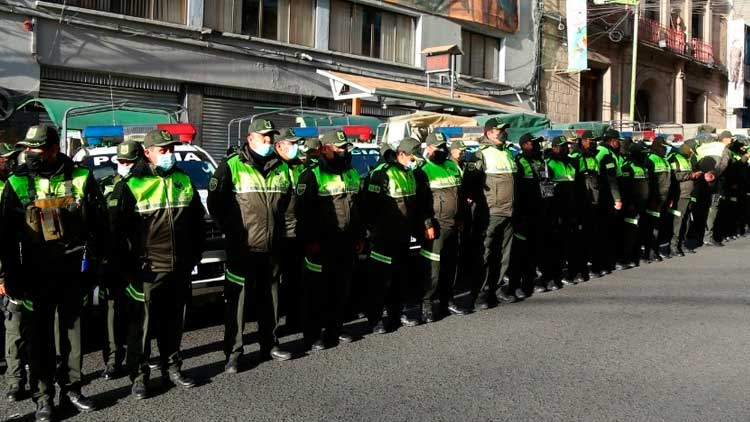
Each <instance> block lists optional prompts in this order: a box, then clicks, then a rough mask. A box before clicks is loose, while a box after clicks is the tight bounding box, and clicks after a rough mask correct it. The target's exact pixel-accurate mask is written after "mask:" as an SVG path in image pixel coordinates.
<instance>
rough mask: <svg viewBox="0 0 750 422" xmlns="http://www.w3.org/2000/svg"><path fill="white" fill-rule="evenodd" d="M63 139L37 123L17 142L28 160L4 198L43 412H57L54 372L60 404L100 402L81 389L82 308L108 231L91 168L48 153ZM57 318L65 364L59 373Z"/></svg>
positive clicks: (10, 283) (0, 217)
mask: <svg viewBox="0 0 750 422" xmlns="http://www.w3.org/2000/svg"><path fill="white" fill-rule="evenodd" d="M58 144H59V137H58V135H57V131H56V130H55V129H54V128H52V127H48V126H45V125H39V126H34V127H31V128H30V129H29V131H28V133H27V134H26V138H25V139H24V140H23V141H21V142H19V145H20V146H25V147H26V148H27V150H26V152H25V163H24V164H23V165H22V166H20V167H19V168H18V170H17V171H16V172H15V173H14V174H13V175H12V176H11V177H10V178H9V179H8V183H7V185H6V187H5V189H4V190H3V196H2V199H0V222H1V223H2V228H1V229H0V234H1V235H0V239H2V251H0V253H1V255H0V260H2V262H3V266H4V268H5V275H6V279H5V281H6V290H7V292H8V294H9V295H10V296H11V297H23V298H25V299H28V300H31V303H32V306H33V312H31V313H30V315H31V341H30V352H31V353H30V366H31V368H33V370H32V373H31V375H32V382H31V387H32V392H33V398H34V400H35V401H36V403H37V415H36V416H37V419H38V420H49V418H50V417H51V413H52V400H53V398H54V395H55V387H54V384H53V383H54V380H55V379H56V381H57V383H58V385H59V386H60V388H61V404H65V405H68V404H72V405H73V406H75V407H76V408H77V409H78V410H80V411H89V410H93V408H94V407H93V404H92V403H91V401H90V400H88V399H87V398H86V397H84V396H83V395H82V394H81V366H82V354H81V314H82V312H83V308H84V304H85V303H86V302H87V301H88V295H87V292H88V291H89V288H90V285H88V279H89V276H88V275H87V273H88V272H89V271H92V269H90V268H88V262H89V261H90V260H91V261H94V258H95V257H96V255H97V254H98V252H97V251H98V250H100V249H101V247H102V245H104V244H105V243H106V237H107V233H106V231H104V228H106V226H107V224H106V215H105V210H104V203H103V200H102V197H101V194H100V193H99V189H98V187H97V185H96V181H95V180H94V178H93V175H92V174H91V172H90V171H89V170H88V169H86V168H83V167H79V166H77V165H75V164H74V163H73V162H72V161H71V160H70V158H68V157H67V156H65V155H63V154H60V153H58V154H57V155H56V156H55V157H54V158H52V157H50V154H51V151H54V150H55V148H56V145H58ZM37 149H42V150H43V151H45V152H44V153H42V154H40V153H39V152H37ZM19 209H23V210H25V211H24V214H19V213H18V210H19ZM19 228H21V229H20V230H19ZM19 242H20V243H21V251H19ZM82 273H83V274H82ZM56 316H57V318H58V324H56V323H55V318H56ZM56 325H57V328H59V351H58V352H59V355H60V365H59V367H58V368H57V376H56V377H55V369H56V368H55V367H56V365H55V361H56V352H55V328H56Z"/></svg>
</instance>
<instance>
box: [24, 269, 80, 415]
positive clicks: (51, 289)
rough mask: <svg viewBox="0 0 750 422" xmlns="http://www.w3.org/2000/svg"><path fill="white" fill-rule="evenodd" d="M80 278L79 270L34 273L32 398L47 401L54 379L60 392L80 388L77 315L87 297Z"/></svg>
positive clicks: (52, 391)
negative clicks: (72, 271) (74, 271)
mask: <svg viewBox="0 0 750 422" xmlns="http://www.w3.org/2000/svg"><path fill="white" fill-rule="evenodd" d="M82 278H83V276H82V274H80V273H60V274H44V275H39V276H34V279H33V280H34V281H33V284H32V286H33V287H32V289H31V295H30V296H31V302H32V303H33V309H34V310H33V312H31V313H30V314H31V339H30V340H31V341H30V342H29V351H30V359H29V364H30V367H31V368H32V371H31V377H30V378H31V383H30V386H31V389H32V395H33V398H34V400H35V401H39V400H42V401H48V402H51V400H52V398H54V397H55V386H54V382H55V380H57V384H58V385H59V386H60V389H61V391H62V392H63V393H66V392H80V390H81V368H82V366H83V354H82V353H81V315H82V313H83V308H84V302H85V301H86V300H87V295H86V289H85V287H84V286H85V285H87V283H85V282H83V281H82ZM56 334H57V335H56ZM56 337H57V343H58V344H55V340H56ZM58 354H59V358H58V357H57V355H58ZM58 359H59V363H58V362H57V360H58Z"/></svg>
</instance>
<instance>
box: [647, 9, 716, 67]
mask: <svg viewBox="0 0 750 422" xmlns="http://www.w3.org/2000/svg"><path fill="white" fill-rule="evenodd" d="M638 32H639V35H638V38H639V39H640V40H641V42H645V43H648V44H653V45H654V46H657V47H659V48H663V49H667V50H669V51H671V52H673V53H675V54H679V55H681V56H687V57H690V58H692V59H694V60H696V61H699V62H701V63H705V64H713V63H714V54H713V48H712V47H711V44H709V43H707V42H705V41H703V40H701V39H699V38H693V39H691V40H689V42H688V39H687V36H686V35H685V33H684V32H682V31H680V30H678V29H672V28H666V27H664V26H662V25H661V24H660V23H659V22H657V21H655V20H652V19H647V18H641V19H640V21H639V22H638Z"/></svg>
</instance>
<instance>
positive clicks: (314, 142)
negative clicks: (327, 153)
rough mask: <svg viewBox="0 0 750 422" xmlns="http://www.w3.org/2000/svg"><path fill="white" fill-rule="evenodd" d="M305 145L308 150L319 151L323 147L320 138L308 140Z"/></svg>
mask: <svg viewBox="0 0 750 422" xmlns="http://www.w3.org/2000/svg"><path fill="white" fill-rule="evenodd" d="M304 145H305V148H306V149H318V148H320V147H322V146H323V144H322V143H321V142H320V139H318V138H307V139H305V144H304Z"/></svg>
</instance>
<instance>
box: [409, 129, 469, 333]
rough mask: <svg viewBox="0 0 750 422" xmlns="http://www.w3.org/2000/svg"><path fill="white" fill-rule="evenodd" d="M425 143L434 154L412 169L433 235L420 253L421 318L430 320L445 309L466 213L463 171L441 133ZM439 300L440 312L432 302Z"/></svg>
mask: <svg viewBox="0 0 750 422" xmlns="http://www.w3.org/2000/svg"><path fill="white" fill-rule="evenodd" d="M426 143H427V146H433V147H435V148H436V150H435V155H434V156H433V157H426V159H425V161H424V162H422V164H421V165H420V166H419V167H418V168H417V169H416V170H415V171H414V178H415V180H416V182H417V201H418V203H419V204H420V212H421V213H422V216H421V218H420V219H421V221H422V222H423V224H424V228H425V229H432V230H434V233H435V238H434V239H432V240H430V239H426V238H425V239H423V240H422V245H421V249H420V252H419V254H420V256H421V257H422V258H423V259H424V267H425V275H424V289H423V292H424V293H423V296H422V320H423V321H424V322H432V321H434V320H435V319H436V318H439V317H441V316H443V315H445V314H446V313H447V312H448V308H449V306H450V304H452V303H453V297H454V294H455V291H454V290H455V287H456V265H457V262H458V231H459V224H460V222H461V220H462V219H463V218H462V217H463V214H465V211H466V210H465V203H466V201H465V198H464V195H463V190H462V189H461V179H462V173H461V169H460V168H459V167H458V165H457V164H456V163H454V162H453V161H452V160H450V159H449V158H448V154H449V152H448V147H447V140H446V139H445V137H444V136H443V135H442V134H440V133H431V134H429V135H428V136H427V139H426ZM435 300H438V301H439V305H440V306H439V314H438V315H435V314H434V312H433V304H434V303H433V302H434V301H435Z"/></svg>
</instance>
